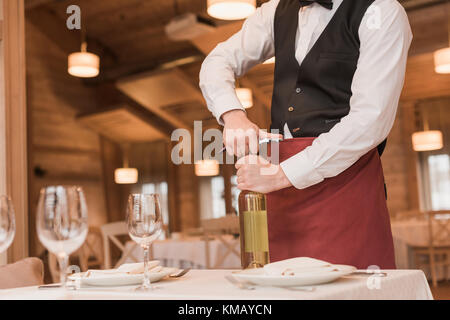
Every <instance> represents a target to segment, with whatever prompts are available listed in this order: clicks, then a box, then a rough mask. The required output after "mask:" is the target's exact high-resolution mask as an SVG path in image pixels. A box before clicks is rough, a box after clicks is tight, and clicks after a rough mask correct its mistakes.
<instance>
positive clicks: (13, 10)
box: [0, 0, 28, 262]
mask: <svg viewBox="0 0 450 320" xmlns="http://www.w3.org/2000/svg"><path fill="white" fill-rule="evenodd" d="M0 5H1V7H2V8H1V12H2V18H3V39H2V43H1V52H0V64H1V76H0V77H1V80H0V89H1V93H0V96H1V99H0V104H1V106H0V113H1V118H2V120H3V121H1V122H2V123H1V124H2V126H1V128H2V129H1V133H0V154H1V156H0V160H2V161H1V162H2V165H1V169H2V171H1V172H0V180H2V181H1V182H0V189H1V190H0V191H1V192H0V193H4V194H7V195H8V196H10V197H11V199H12V201H13V204H14V209H15V219H16V234H15V239H14V242H13V244H12V246H11V247H10V249H9V252H8V260H10V261H12V262H14V261H17V260H20V259H23V258H25V257H27V256H28V214H27V210H28V206H27V202H28V199H27V171H28V170H27V169H28V166H27V129H26V128H27V113H26V112H27V108H26V82H25V35H24V32H25V30H24V10H25V9H24V3H23V0H17V1H5V0H4V1H1V2H0ZM0 20H1V19H0Z"/></svg>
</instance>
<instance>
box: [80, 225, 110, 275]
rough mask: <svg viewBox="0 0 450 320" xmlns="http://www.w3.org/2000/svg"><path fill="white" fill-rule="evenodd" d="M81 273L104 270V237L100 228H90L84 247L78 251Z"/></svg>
mask: <svg viewBox="0 0 450 320" xmlns="http://www.w3.org/2000/svg"><path fill="white" fill-rule="evenodd" d="M78 255H79V259H80V267H81V271H87V270H88V269H92V268H95V269H103V268H104V260H105V259H104V249H103V235H102V232H101V230H100V228H99V227H94V226H92V227H89V232H88V235H87V237H86V241H85V242H84V244H83V246H82V247H81V248H80V249H79V250H78Z"/></svg>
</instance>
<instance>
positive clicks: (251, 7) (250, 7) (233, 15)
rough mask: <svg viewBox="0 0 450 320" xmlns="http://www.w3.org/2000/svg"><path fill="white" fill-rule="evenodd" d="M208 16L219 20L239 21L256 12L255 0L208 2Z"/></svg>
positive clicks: (215, 0) (214, 0)
mask: <svg viewBox="0 0 450 320" xmlns="http://www.w3.org/2000/svg"><path fill="white" fill-rule="evenodd" d="M207 7H208V14H209V15H210V16H211V17H213V18H217V19H221V20H241V19H245V18H247V17H249V16H250V15H252V14H253V13H254V12H255V10H256V0H208V2H207Z"/></svg>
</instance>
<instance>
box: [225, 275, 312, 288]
mask: <svg viewBox="0 0 450 320" xmlns="http://www.w3.org/2000/svg"><path fill="white" fill-rule="evenodd" d="M225 279H227V280H228V281H229V282H231V283H232V284H234V285H235V286H236V287H238V288H239V289H243V290H255V289H256V286H255V285H253V284H251V283H249V282H245V281H238V280H236V279H235V278H233V277H232V276H229V275H228V276H225ZM261 287H264V286H261ZM268 287H272V288H279V289H285V290H289V291H302V292H313V291H315V290H316V288H315V287H301V288H300V287H295V288H294V287H282V286H268Z"/></svg>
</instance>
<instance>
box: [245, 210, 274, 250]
mask: <svg viewBox="0 0 450 320" xmlns="http://www.w3.org/2000/svg"><path fill="white" fill-rule="evenodd" d="M243 214H244V235H245V236H244V241H245V252H268V251H269V233H268V230H267V211H265V210H264V211H263V210H261V211H244V212H243Z"/></svg>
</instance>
